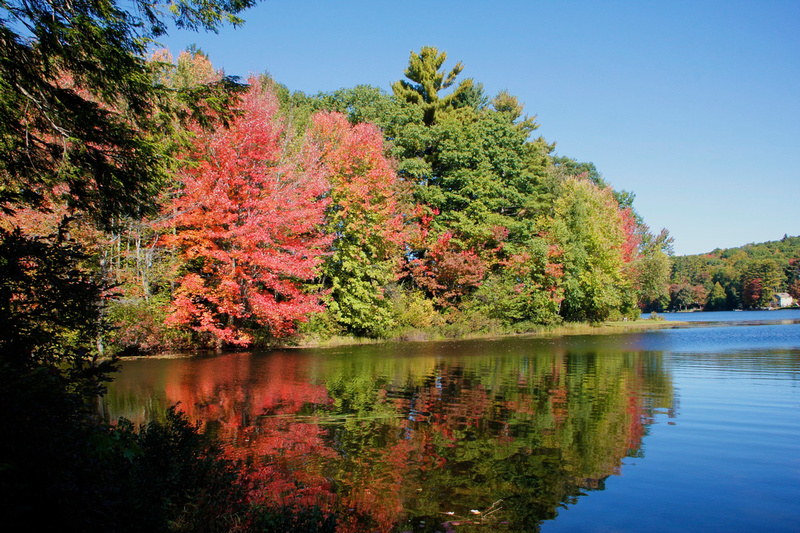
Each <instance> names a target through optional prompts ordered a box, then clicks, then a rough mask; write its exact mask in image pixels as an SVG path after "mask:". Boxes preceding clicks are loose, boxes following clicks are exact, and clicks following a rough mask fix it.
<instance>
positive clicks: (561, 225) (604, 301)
mask: <svg viewBox="0 0 800 533" xmlns="http://www.w3.org/2000/svg"><path fill="white" fill-rule="evenodd" d="M540 224H541V226H542V229H543V230H544V231H545V232H546V234H547V235H548V238H549V239H550V240H551V241H552V243H553V244H556V245H557V246H558V247H559V248H560V249H561V250H562V251H563V256H562V264H563V269H564V279H563V281H562V283H563V287H564V300H563V302H562V305H561V314H562V316H563V317H564V318H566V319H567V320H572V321H581V320H590V321H602V320H605V319H607V318H608V317H609V316H611V315H612V313H628V312H630V310H631V308H632V307H633V292H632V290H631V288H632V284H631V279H630V277H629V274H628V272H627V269H626V266H627V262H629V261H630V258H628V257H626V253H625V249H626V246H625V244H626V240H627V236H626V231H625V215H624V211H623V210H620V209H619V204H617V202H616V200H615V199H614V197H613V195H612V193H611V190H610V189H608V188H606V189H600V188H598V187H597V186H596V185H595V184H594V183H592V182H590V181H588V180H586V179H581V178H567V179H565V180H563V181H562V182H561V184H560V191H559V194H558V196H557V198H556V201H555V204H554V205H553V214H552V215H551V216H549V217H546V218H542V220H541V222H540Z"/></svg>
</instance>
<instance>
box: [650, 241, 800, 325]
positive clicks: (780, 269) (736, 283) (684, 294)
mask: <svg viewBox="0 0 800 533" xmlns="http://www.w3.org/2000/svg"><path fill="white" fill-rule="evenodd" d="M778 293H788V294H789V295H791V296H792V298H793V300H794V301H795V302H796V301H797V300H798V299H800V237H789V236H788V235H785V236H784V237H783V238H782V239H781V240H779V241H771V242H764V243H759V244H747V245H745V246H741V247H737V248H726V249H719V248H717V249H716V250H714V251H712V252H710V253H707V254H699V255H686V256H680V257H673V258H672V272H671V275H670V285H669V298H666V297H665V298H664V299H663V300H662V301H661V302H659V309H671V310H676V311H679V310H687V309H704V310H708V311H716V310H730V309H760V308H765V307H773V306H775V305H776V304H775V303H774V296H775V295H776V294H778Z"/></svg>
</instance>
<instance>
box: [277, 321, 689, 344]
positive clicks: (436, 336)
mask: <svg viewBox="0 0 800 533" xmlns="http://www.w3.org/2000/svg"><path fill="white" fill-rule="evenodd" d="M686 324H687V323H686V322H676V321H669V322H667V321H666V320H664V319H662V318H659V319H642V320H617V321H608V322H602V323H599V324H591V323H585V322H570V323H564V324H559V325H556V326H539V327H534V328H530V329H523V330H517V331H508V330H505V331H504V330H501V329H497V330H483V331H471V332H457V333H456V334H452V332H450V331H443V330H441V329H440V328H431V329H409V330H405V331H402V332H399V333H397V334H395V335H392V336H388V337H386V338H381V339H374V338H367V337H354V336H337V335H334V336H331V337H328V338H319V337H315V336H311V335H307V336H305V337H302V338H299V339H295V342H293V343H292V344H291V345H286V346H281V348H335V347H338V346H354V345H364V344H380V343H384V342H431V341H444V340H470V339H493V338H503V337H561V336H567V335H610V334H614V333H626V332H632V331H648V330H653V329H669V328H674V327H678V326H685V325H686Z"/></svg>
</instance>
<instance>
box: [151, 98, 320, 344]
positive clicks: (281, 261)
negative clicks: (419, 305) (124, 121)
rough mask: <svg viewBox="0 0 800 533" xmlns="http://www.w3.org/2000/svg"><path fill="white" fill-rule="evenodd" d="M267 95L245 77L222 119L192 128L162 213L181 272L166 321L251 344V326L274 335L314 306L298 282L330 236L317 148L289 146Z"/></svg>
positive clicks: (310, 272)
mask: <svg viewBox="0 0 800 533" xmlns="http://www.w3.org/2000/svg"><path fill="white" fill-rule="evenodd" d="M277 110H278V103H277V100H276V98H275V97H274V95H273V94H271V93H270V92H269V91H268V90H266V89H263V88H261V87H260V86H259V85H258V84H253V85H252V87H251V89H250V91H249V92H248V93H247V95H246V96H245V97H244V100H243V105H242V115H241V116H240V117H238V118H236V119H235V120H234V121H233V122H232V124H231V126H230V127H229V128H223V129H219V130H217V131H216V132H213V133H203V132H200V131H198V132H196V133H197V137H196V140H195V142H194V144H193V146H192V149H191V151H190V152H189V153H188V154H187V155H186V160H187V167H186V169H185V171H184V173H183V176H182V178H183V189H182V190H181V191H180V192H179V194H178V195H177V196H176V197H175V198H174V200H173V202H172V203H171V205H169V206H168V207H167V212H171V213H174V216H173V217H172V218H171V219H170V222H169V223H170V224H171V226H172V227H174V228H175V234H174V235H173V236H172V237H170V238H169V240H168V242H169V243H171V244H174V245H176V246H178V247H179V248H180V249H181V252H182V254H183V257H184V259H185V261H186V262H187V270H188V272H187V273H186V275H184V276H183V277H182V278H181V279H180V280H179V283H178V285H179V286H178V288H177V289H176V291H175V296H174V300H173V302H172V314H171V316H170V318H169V321H170V323H172V324H175V325H187V326H189V327H191V328H192V329H193V330H195V331H197V332H204V333H207V334H210V335H211V336H212V337H213V339H214V340H215V342H216V344H217V345H218V346H221V345H222V344H223V343H231V344H243V345H246V344H249V343H250V342H251V341H252V336H251V334H250V333H248V332H247V331H246V330H247V328H248V327H249V328H253V327H255V326H261V327H265V328H267V329H268V331H269V333H270V334H271V335H272V336H275V337H279V336H282V335H285V334H288V333H291V332H292V331H293V330H294V327H295V323H296V322H297V321H299V320H305V319H306V317H307V316H308V314H309V313H312V312H315V311H319V310H321V306H320V304H319V303H318V298H317V296H316V295H315V294H307V293H305V292H303V290H302V287H301V286H300V283H299V282H300V281H303V280H310V279H312V278H313V277H314V276H315V275H316V274H317V268H318V266H319V265H320V263H321V262H322V257H323V254H324V249H325V248H326V247H327V245H328V244H329V243H330V237H329V236H325V235H324V234H323V233H322V232H321V231H320V225H321V224H322V223H323V214H324V210H325V207H326V206H327V205H328V202H329V200H327V199H324V198H323V195H324V193H325V192H326V190H327V182H326V181H325V179H324V178H323V176H322V174H321V172H320V168H319V164H318V161H319V153H318V152H317V150H316V148H315V147H314V146H313V145H310V144H308V143H306V144H304V145H303V146H302V147H301V149H300V150H299V151H297V152H294V151H289V150H287V148H289V147H290V146H291V145H292V143H291V139H290V137H289V136H288V133H287V128H286V126H285V124H283V123H282V122H281V121H280V120H279V119H278V118H277V116H276V113H277Z"/></svg>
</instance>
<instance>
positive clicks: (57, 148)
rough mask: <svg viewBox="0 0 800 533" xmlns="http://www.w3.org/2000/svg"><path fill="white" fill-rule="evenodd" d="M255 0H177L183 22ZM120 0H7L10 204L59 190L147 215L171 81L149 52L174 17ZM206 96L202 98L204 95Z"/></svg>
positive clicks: (2, 197)
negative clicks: (155, 70) (161, 78)
mask: <svg viewBox="0 0 800 533" xmlns="http://www.w3.org/2000/svg"><path fill="white" fill-rule="evenodd" d="M254 3H255V0H211V1H203V2H198V1H195V0H184V1H181V2H178V3H173V4H172V6H173V7H172V9H171V10H170V16H171V18H172V20H173V22H174V24H175V25H176V26H177V27H179V28H190V29H201V28H202V29H210V30H216V29H217V28H218V27H219V26H220V24H221V23H223V22H233V23H234V24H237V23H240V22H241V19H239V18H238V17H237V16H236V14H237V13H238V12H239V11H241V10H242V9H244V8H246V7H249V6H251V5H253V4H254ZM119 4H120V3H119V2H117V1H116V0H109V1H106V2H96V1H88V0H77V1H74V2H63V3H62V2H51V1H46V0H7V1H4V2H2V4H0V10H2V11H0V12H2V13H4V15H3V16H0V21H2V27H1V28H0V138H1V139H2V142H0V183H1V184H2V192H0V208H2V209H3V210H4V211H6V212H9V211H11V210H13V209H15V208H16V207H17V206H20V205H27V206H39V205H42V203H43V201H45V200H46V198H47V197H48V196H49V195H56V196H57V197H58V198H59V199H60V200H61V201H63V202H65V203H66V204H68V205H69V206H70V207H71V208H74V209H80V210H85V211H87V212H89V213H90V214H91V215H92V216H93V217H94V218H96V219H97V220H99V221H101V222H104V223H107V222H109V221H110V220H111V218H112V217H113V216H114V215H115V214H131V215H138V214H139V213H140V212H141V211H140V210H141V208H142V206H147V205H148V204H149V200H150V198H151V197H152V196H153V192H154V190H155V189H154V187H155V186H156V185H157V184H158V181H159V179H160V178H162V177H163V176H164V173H165V171H166V168H165V165H164V158H163V157H160V152H161V140H160V139H161V136H160V135H159V133H160V131H161V130H163V127H164V126H165V124H167V123H166V122H165V120H164V119H165V116H164V115H163V114H162V111H164V112H167V113H168V114H171V113H172V111H171V110H170V105H169V104H168V99H166V98H165V96H166V93H167V92H168V91H166V90H165V88H164V87H163V86H159V85H157V84H154V83H153V79H152V77H151V70H150V67H149V66H148V63H147V61H146V59H145V53H146V51H147V47H148V46H149V45H150V43H151V42H152V39H153V38H157V37H158V36H160V35H163V34H164V33H165V32H166V29H167V22H166V21H165V20H164V19H163V18H162V15H163V13H161V11H160V8H159V3H158V2H155V1H154V0H135V1H134V2H132V4H133V5H132V6H131V7H130V8H129V10H126V9H125V8H124V7H122V6H120V5H119ZM193 103H194V104H196V103H197V101H196V100H195V101H194V102H193Z"/></svg>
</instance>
